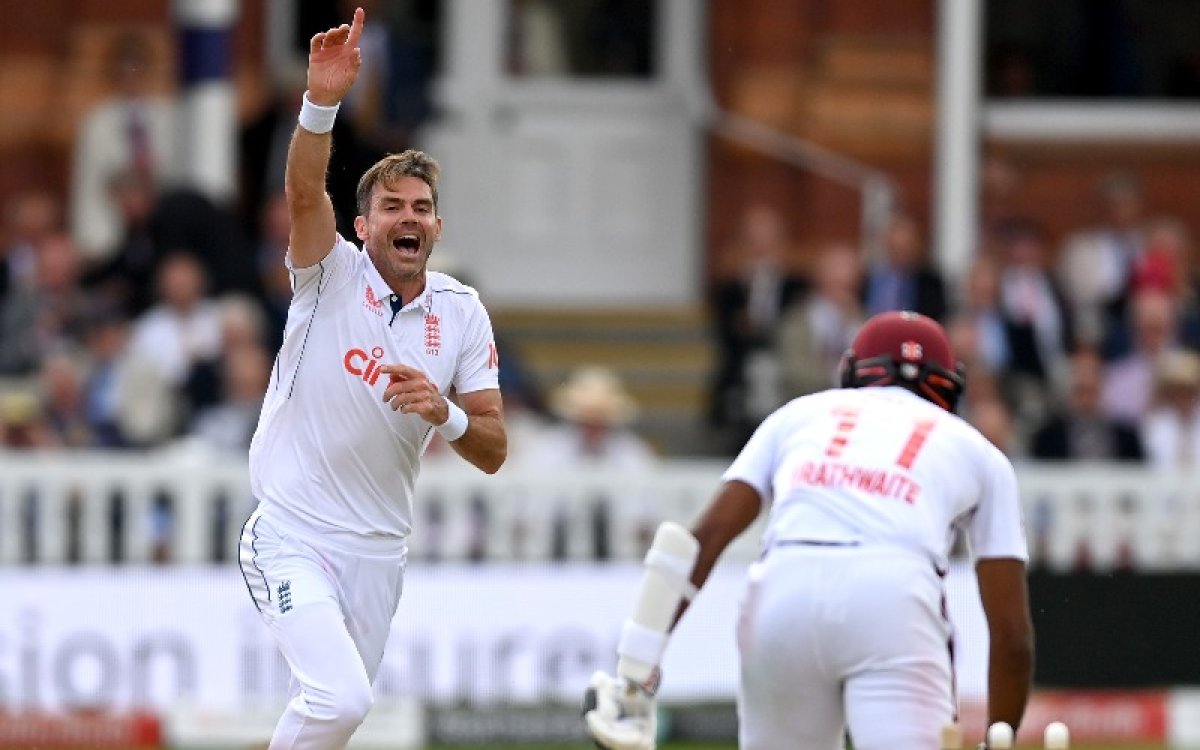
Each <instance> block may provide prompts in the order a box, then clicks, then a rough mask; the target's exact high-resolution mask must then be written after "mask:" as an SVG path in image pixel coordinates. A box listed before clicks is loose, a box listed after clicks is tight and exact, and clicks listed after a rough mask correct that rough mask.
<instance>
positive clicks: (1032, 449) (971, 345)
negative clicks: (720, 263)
mask: <svg viewBox="0 0 1200 750" xmlns="http://www.w3.org/2000/svg"><path fill="white" fill-rule="evenodd" d="M1020 185H1021V179H1020V175H1019V173H1018V171H1017V169H1016V168H1015V167H1014V165H1013V164H1011V163H1009V162H1008V161H1006V160H1004V159H1002V158H999V157H993V158H991V159H989V160H988V162H987V163H986V164H985V167H984V169H983V185H982V191H981V192H982V195H983V206H982V208H983V210H982V211H981V215H982V218H981V221H980V224H979V228H978V235H977V237H978V239H977V247H976V249H975V252H974V254H973V257H972V259H971V263H970V266H969V269H968V270H967V271H966V273H965V275H964V277H963V278H961V279H952V278H945V277H944V275H943V274H942V273H941V272H940V271H939V269H938V268H937V267H936V266H935V265H934V264H933V262H932V258H931V257H930V254H929V248H928V244H927V242H926V241H925V239H924V237H925V233H924V231H923V228H922V226H921V222H920V220H919V219H918V218H917V217H915V216H913V215H911V214H907V213H904V212H899V213H897V214H896V215H895V216H894V217H893V218H892V220H891V223H890V225H889V226H888V228H887V231H886V235H885V238H884V242H883V249H882V252H880V253H879V254H878V256H875V257H873V256H870V255H868V254H866V253H864V252H863V251H861V250H860V248H858V247H856V246H854V245H850V244H832V245H829V246H826V247H824V248H821V249H820V250H819V252H818V253H817V254H816V257H813V258H812V259H811V263H809V264H807V265H801V264H797V263H795V262H794V256H795V253H794V248H793V245H792V242H791V240H790V238H789V236H788V232H787V229H786V226H787V225H786V222H785V220H784V215H783V214H782V212H780V211H779V210H778V209H776V208H773V207H770V206H766V205H755V206H751V207H750V208H749V209H748V210H747V211H746V212H745V214H744V217H743V220H742V225H741V228H740V230H739V231H738V233H737V234H736V239H735V242H734V243H733V245H732V246H731V247H730V248H728V249H727V252H726V253H725V257H726V258H727V260H728V262H729V265H728V266H727V267H726V268H725V269H724V270H723V273H722V275H721V277H720V278H719V280H718V283H717V284H715V285H714V291H713V294H712V298H711V309H712V311H713V319H714V321H715V329H716V336H717V340H718V342H719V345H720V350H721V353H722V355H721V359H720V367H719V369H718V372H717V373H716V374H715V377H714V379H713V387H712V399H711V402H710V409H709V420H710V422H711V423H712V424H713V425H715V426H717V427H719V428H722V429H726V430H729V431H730V433H729V434H730V435H731V445H730V447H731V448H736V446H737V445H739V444H740V441H743V440H744V439H745V438H746V436H747V435H748V433H749V431H750V430H752V429H753V428H754V426H755V425H756V424H757V422H758V420H760V419H761V418H762V417H763V416H765V415H766V414H767V413H768V412H769V411H770V410H772V409H773V408H775V407H776V406H778V405H779V404H781V403H784V402H785V401H787V400H789V399H791V398H794V397H796V396H800V395H803V394H805V393H810V392H812V391H815V390H820V389H822V388H828V387H831V386H832V385H834V384H835V379H836V371H837V364H838V360H839V358H840V356H841V354H842V352H843V351H844V350H845V349H846V348H847V346H848V345H849V343H850V341H851V340H852V338H853V336H854V333H855V331H856V330H857V327H858V326H859V324H861V323H862V322H863V321H864V320H865V319H866V318H867V317H869V316H871V315H873V314H875V313H878V312H881V311H884V310H915V311H917V312H920V313H923V314H926V315H929V316H931V317H933V318H936V319H937V320H939V321H941V322H942V323H943V324H944V325H945V326H946V328H947V330H948V332H949V333H950V336H951V339H952V341H953V344H954V346H955V349H956V352H957V354H958V356H959V357H960V359H962V361H963V362H964V363H965V365H966V367H967V372H968V381H967V382H968V386H967V391H966V396H965V398H964V400H963V402H962V404H961V406H960V413H961V415H962V416H963V417H964V418H965V419H967V420H968V421H970V422H972V423H973V424H974V425H975V426H976V427H977V428H978V429H979V430H980V431H981V432H983V433H984V434H985V435H986V436H987V437H988V438H989V439H990V440H992V442H993V443H995V444H996V445H997V446H999V447H1000V448H1001V449H1003V450H1004V451H1005V452H1006V453H1008V454H1009V455H1011V456H1013V457H1014V458H1028V459H1036V460H1046V461H1067V460H1072V461H1082V460H1095V461H1130V462H1142V463H1148V464H1152V465H1153V466H1155V467H1160V468H1186V467H1190V466H1192V465H1194V464H1195V463H1196V462H1197V460H1198V459H1200V453H1198V452H1197V446H1200V408H1198V407H1200V267H1198V266H1197V265H1196V262H1195V258H1194V253H1193V248H1192V240H1191V237H1190V236H1189V232H1188V230H1187V228H1186V227H1185V225H1184V224H1183V222H1181V221H1180V220H1179V219H1177V218H1175V217H1171V216H1162V215H1159V214H1157V213H1156V212H1155V211H1154V207H1153V206H1151V205H1148V204H1147V201H1146V197H1145V194H1144V192H1143V190H1142V187H1141V185H1140V184H1139V183H1138V181H1137V180H1136V179H1134V178H1133V177H1132V176H1130V175H1128V174H1124V173H1112V174H1110V175H1108V176H1106V177H1105V178H1104V179H1103V180H1102V181H1101V182H1100V184H1097V185H1096V186H1095V191H1096V192H1095V200H1096V206H1097V211H1096V219H1095V223H1094V224H1093V225H1090V226H1080V227H1075V228H1073V229H1071V230H1070V231H1068V232H1066V233H1064V234H1063V236H1060V237H1052V236H1049V235H1048V234H1047V233H1046V231H1045V230H1044V229H1043V228H1042V226H1041V225H1040V224H1039V222H1038V219H1037V217H1033V216H1027V215H1021V214H1019V213H1017V212H1015V211H1013V210H1012V209H1011V206H1012V205H1014V204H1015V203H1017V202H1018V201H1016V200H1015V198H1016V193H1017V191H1019V190H1020Z"/></svg>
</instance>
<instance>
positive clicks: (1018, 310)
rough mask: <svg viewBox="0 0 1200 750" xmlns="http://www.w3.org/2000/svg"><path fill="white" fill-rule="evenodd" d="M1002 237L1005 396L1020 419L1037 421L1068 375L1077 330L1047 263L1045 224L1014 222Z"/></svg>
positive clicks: (1001, 277)
mask: <svg viewBox="0 0 1200 750" xmlns="http://www.w3.org/2000/svg"><path fill="white" fill-rule="evenodd" d="M1003 238H1004V239H1003V242H1004V257H1003V259H1002V266H1001V269H1000V290H999V291H1000V311H1001V313H1002V315H1003V316H1004V325H1005V329H1006V333H1007V341H1008V352H1009V360H1008V367H1007V369H1006V372H1005V375H1006V377H1005V384H1004V385H1005V392H1006V400H1007V401H1008V402H1009V403H1010V404H1013V405H1014V407H1016V409H1017V414H1015V415H1014V416H1015V417H1016V419H1017V421H1018V423H1022V424H1029V423H1036V422H1038V421H1040V420H1041V419H1043V418H1044V417H1045V411H1046V407H1047V398H1048V395H1049V392H1050V390H1051V389H1053V388H1054V387H1056V386H1057V385H1058V384H1059V383H1061V382H1062V380H1063V377H1062V368H1063V365H1064V363H1065V362H1066V358H1067V352H1069V351H1071V349H1072V348H1073V342H1074V335H1073V334H1074V332H1073V328H1072V322H1071V317H1070V315H1069V314H1068V311H1067V307H1066V304H1065V302H1064V300H1063V296H1062V292H1061V291H1060V290H1059V287H1058V284H1057V282H1056V281H1055V279H1054V278H1053V276H1051V274H1050V273H1049V271H1048V270H1047V268H1046V261H1045V238H1044V236H1043V234H1042V230H1041V228H1040V227H1038V226H1037V225H1036V224H1034V223H1032V222H1030V221H1025V220H1018V221H1013V222H1010V223H1009V224H1008V225H1007V226H1006V227H1005V229H1004V232H1003Z"/></svg>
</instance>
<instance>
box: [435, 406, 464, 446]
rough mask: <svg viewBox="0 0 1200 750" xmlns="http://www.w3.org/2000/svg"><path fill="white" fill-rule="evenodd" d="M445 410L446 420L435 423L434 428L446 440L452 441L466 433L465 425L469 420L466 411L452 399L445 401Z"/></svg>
mask: <svg viewBox="0 0 1200 750" xmlns="http://www.w3.org/2000/svg"><path fill="white" fill-rule="evenodd" d="M446 411H447V412H448V416H447V417H446V421H445V422H442V423H441V424H439V425H435V426H434V429H435V430H437V431H438V433H439V434H440V435H441V436H442V437H444V438H446V440H447V441H448V442H454V441H455V440H458V439H459V438H460V437H462V436H463V435H465V434H466V433H467V425H468V424H469V423H470V420H469V419H468V417H467V413H466V412H465V411H463V410H462V409H461V408H459V406H458V404H456V403H454V402H453V401H446Z"/></svg>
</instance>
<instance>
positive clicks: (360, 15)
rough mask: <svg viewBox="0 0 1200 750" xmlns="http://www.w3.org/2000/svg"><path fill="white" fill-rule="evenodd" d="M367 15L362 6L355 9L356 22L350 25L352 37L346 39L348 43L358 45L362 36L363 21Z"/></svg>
mask: <svg viewBox="0 0 1200 750" xmlns="http://www.w3.org/2000/svg"><path fill="white" fill-rule="evenodd" d="M366 17H367V14H366V13H365V12H364V11H363V9H362V8H355V9H354V22H353V23H352V24H351V25H350V37H349V38H348V39H347V40H346V43H347V44H349V45H350V46H351V47H355V46H357V45H358V38H359V37H360V36H362V32H363V21H365V20H366Z"/></svg>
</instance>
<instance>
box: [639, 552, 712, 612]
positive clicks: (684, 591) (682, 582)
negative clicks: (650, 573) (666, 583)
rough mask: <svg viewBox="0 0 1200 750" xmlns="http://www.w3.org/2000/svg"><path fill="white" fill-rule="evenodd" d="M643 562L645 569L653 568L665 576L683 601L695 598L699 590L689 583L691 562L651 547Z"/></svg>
mask: <svg viewBox="0 0 1200 750" xmlns="http://www.w3.org/2000/svg"><path fill="white" fill-rule="evenodd" d="M645 562H646V567H647V568H654V569H655V570H657V571H658V572H659V573H662V574H663V575H664V576H666V577H667V578H668V579H669V580H670V582H671V584H672V585H673V586H674V587H675V588H676V589H677V590H678V591H679V594H680V596H682V597H683V598H684V599H687V600H688V601H691V600H692V599H694V598H695V597H696V593H697V592H698V591H699V589H697V588H696V587H695V586H694V585H693V584H692V581H691V577H692V565H693V561H691V560H687V559H684V558H682V557H679V556H678V555H672V554H671V553H670V552H667V551H665V550H661V549H655V548H653V547H651V548H650V550H649V551H648V552H647V553H646V561H645Z"/></svg>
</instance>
